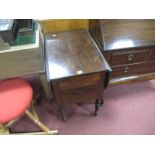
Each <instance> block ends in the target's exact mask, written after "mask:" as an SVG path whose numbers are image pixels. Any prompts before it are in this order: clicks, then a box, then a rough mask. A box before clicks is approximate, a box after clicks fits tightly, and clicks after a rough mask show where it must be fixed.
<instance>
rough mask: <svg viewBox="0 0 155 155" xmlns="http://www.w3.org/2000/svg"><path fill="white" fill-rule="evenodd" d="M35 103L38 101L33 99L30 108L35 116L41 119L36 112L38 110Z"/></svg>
mask: <svg viewBox="0 0 155 155" xmlns="http://www.w3.org/2000/svg"><path fill="white" fill-rule="evenodd" d="M35 103H36V102H35V101H34V100H32V103H31V107H30V109H31V112H32V114H33V115H34V117H35V118H36V119H37V120H39V117H38V115H37V113H36V111H35V108H34V104H35Z"/></svg>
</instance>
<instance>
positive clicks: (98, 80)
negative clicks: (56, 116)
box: [45, 30, 111, 120]
mask: <svg viewBox="0 0 155 155" xmlns="http://www.w3.org/2000/svg"><path fill="white" fill-rule="evenodd" d="M45 42H46V44H45V45H46V51H47V61H48V68H49V74H50V80H51V86H52V89H53V94H54V97H55V100H56V102H57V104H58V106H59V107H60V109H61V112H62V111H63V112H62V116H63V120H66V116H65V112H64V110H62V109H63V107H66V106H67V105H70V104H73V103H78V102H85V101H89V100H92V99H94V101H95V100H96V99H100V100H101V99H102V94H103V91H104V87H105V85H107V82H108V80H107V79H106V78H107V75H108V72H109V71H110V70H111V69H110V67H109V65H108V64H107V62H106V60H105V58H104V57H103V56H102V54H101V53H100V50H99V48H98V47H97V45H96V44H95V42H94V40H93V39H92V37H91V35H90V34H89V32H88V31H87V30H74V31H65V32H57V33H50V34H47V35H46V41H45Z"/></svg>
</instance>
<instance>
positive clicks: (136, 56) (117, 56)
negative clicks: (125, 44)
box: [110, 49, 152, 66]
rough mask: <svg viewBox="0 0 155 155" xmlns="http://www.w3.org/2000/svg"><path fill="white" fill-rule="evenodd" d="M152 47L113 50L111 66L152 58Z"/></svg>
mask: <svg viewBox="0 0 155 155" xmlns="http://www.w3.org/2000/svg"><path fill="white" fill-rule="evenodd" d="M151 54H152V49H144V50H133V51H121V52H113V53H112V57H111V62H110V64H111V66H118V65H124V64H131V63H138V62H145V61H147V60H148V59H150V56H151Z"/></svg>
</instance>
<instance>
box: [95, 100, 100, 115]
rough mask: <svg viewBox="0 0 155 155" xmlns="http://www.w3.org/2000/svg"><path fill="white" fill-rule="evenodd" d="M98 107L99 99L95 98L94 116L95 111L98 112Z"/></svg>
mask: <svg viewBox="0 0 155 155" xmlns="http://www.w3.org/2000/svg"><path fill="white" fill-rule="evenodd" d="M99 107H100V100H99V99H97V100H96V101H95V112H94V116H97V112H98V110H99Z"/></svg>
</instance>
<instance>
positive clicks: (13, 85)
mask: <svg viewBox="0 0 155 155" xmlns="http://www.w3.org/2000/svg"><path fill="white" fill-rule="evenodd" d="M32 97H33V90H32V87H31V85H30V84H29V82H27V81H26V80H24V79H18V78H16V79H10V80H3V81H0V123H1V124H3V125H4V124H6V123H8V122H9V121H11V120H14V119H16V118H18V117H19V116H20V115H22V114H24V112H25V111H26V109H27V108H28V107H29V105H30V103H31V100H32Z"/></svg>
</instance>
